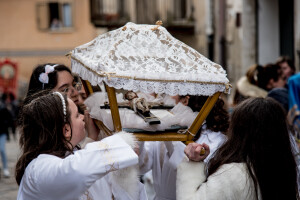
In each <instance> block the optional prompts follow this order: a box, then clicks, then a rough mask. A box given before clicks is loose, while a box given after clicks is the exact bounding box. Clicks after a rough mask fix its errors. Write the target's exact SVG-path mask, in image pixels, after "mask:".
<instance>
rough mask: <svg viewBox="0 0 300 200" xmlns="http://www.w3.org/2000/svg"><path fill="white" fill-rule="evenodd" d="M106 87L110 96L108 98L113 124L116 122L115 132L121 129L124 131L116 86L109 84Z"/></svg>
mask: <svg viewBox="0 0 300 200" xmlns="http://www.w3.org/2000/svg"><path fill="white" fill-rule="evenodd" d="M105 88H106V92H107V96H108V100H109V105H110V110H111V117H112V120H113V124H114V130H115V132H120V131H122V125H121V119H120V114H119V108H118V102H117V97H116V91H115V88H113V87H109V86H108V85H105Z"/></svg>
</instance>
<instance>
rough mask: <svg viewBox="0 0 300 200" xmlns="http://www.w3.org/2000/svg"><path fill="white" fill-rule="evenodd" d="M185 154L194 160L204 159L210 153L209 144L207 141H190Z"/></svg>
mask: <svg viewBox="0 0 300 200" xmlns="http://www.w3.org/2000/svg"><path fill="white" fill-rule="evenodd" d="M184 153H185V155H186V156H187V157H188V158H189V159H190V160H192V161H196V162H199V161H203V160H204V159H205V158H206V157H207V156H208V155H209V153H210V150H209V146H208V145H207V144H205V143H203V144H198V143H190V144H188V145H187V146H186V147H185V149H184Z"/></svg>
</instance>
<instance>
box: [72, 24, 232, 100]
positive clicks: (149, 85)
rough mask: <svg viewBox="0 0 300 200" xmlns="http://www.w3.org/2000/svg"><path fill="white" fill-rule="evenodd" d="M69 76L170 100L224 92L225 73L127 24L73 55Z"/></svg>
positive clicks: (150, 28)
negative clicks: (175, 97)
mask: <svg viewBox="0 0 300 200" xmlns="http://www.w3.org/2000/svg"><path fill="white" fill-rule="evenodd" d="M70 54H71V65H72V71H73V72H74V73H77V74H79V76H80V77H81V78H83V79H84V80H89V81H90V83H91V84H92V85H96V84H100V83H101V82H102V81H104V82H105V83H106V84H107V85H109V86H110V87H114V88H116V89H120V88H123V89H126V90H133V91H135V92H137V91H141V92H144V93H152V92H155V93H166V94H169V95H176V94H179V95H186V94H190V95H207V96H211V95H213V94H214V93H215V92H217V91H220V92H228V89H229V81H228V79H227V78H226V72H225V70H224V69H223V68H222V67H221V66H220V65H218V64H216V63H214V62H211V61H210V60H209V59H207V58H206V57H204V56H203V55H201V54H200V53H198V52H197V51H196V50H194V49H193V48H191V47H190V46H188V45H186V44H184V43H183V42H181V41H179V40H177V39H176V38H174V37H173V36H172V35H171V34H170V33H169V32H168V31H167V30H166V29H165V28H164V27H162V26H159V25H137V24H134V23H131V22H129V23H127V24H126V25H125V26H123V27H121V28H119V29H116V30H114V31H110V32H107V33H105V34H102V35H99V36H98V37H96V38H95V39H94V40H92V41H90V42H88V43H86V44H84V45H81V46H79V47H76V48H75V49H74V50H72V51H71V53H70Z"/></svg>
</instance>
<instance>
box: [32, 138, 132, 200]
mask: <svg viewBox="0 0 300 200" xmlns="http://www.w3.org/2000/svg"><path fill="white" fill-rule="evenodd" d="M49 157H50V158H49ZM137 163H138V157H137V155H136V154H135V152H134V151H133V150H132V148H131V147H130V146H129V145H127V144H126V142H125V141H124V140H123V139H121V137H120V136H118V135H113V136H110V137H107V138H105V139H103V140H101V141H98V142H93V143H89V144H87V146H86V148H85V149H83V150H78V151H76V152H75V153H74V154H72V155H69V156H67V157H66V158H64V159H61V158H58V157H56V156H49V155H47V156H45V159H43V156H40V157H39V158H38V159H37V162H35V163H34V164H33V166H31V170H30V174H29V176H28V180H27V181H28V182H32V181H34V180H35V181H34V182H35V183H34V185H31V187H33V188H36V189H37V191H39V192H41V193H43V194H44V195H45V196H48V197H50V196H51V198H52V199H77V198H78V197H79V196H80V195H81V194H83V193H84V192H85V191H86V190H87V189H88V188H89V187H90V186H91V185H92V184H93V183H94V182H95V181H96V180H98V179H100V178H102V177H103V176H104V175H106V174H107V173H108V172H111V171H115V170H118V169H123V168H125V167H129V166H132V165H135V164H137Z"/></svg>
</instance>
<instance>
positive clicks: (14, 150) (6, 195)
mask: <svg viewBox="0 0 300 200" xmlns="http://www.w3.org/2000/svg"><path fill="white" fill-rule="evenodd" d="M6 154H7V160H8V167H9V171H10V175H11V176H10V178H4V177H3V168H2V161H1V162H0V163H1V164H0V166H1V178H0V199H1V200H16V199H17V194H18V184H17V183H16V181H15V178H14V169H15V164H16V162H17V158H18V156H19V145H18V139H17V140H16V141H15V140H14V139H13V138H12V137H11V139H10V141H9V142H7V143H6Z"/></svg>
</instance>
